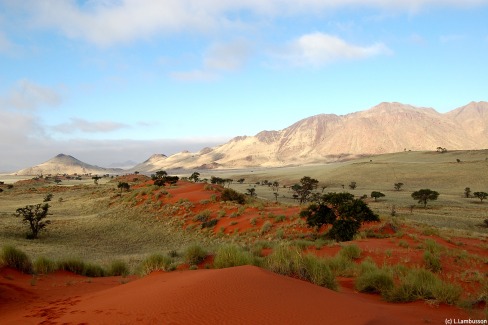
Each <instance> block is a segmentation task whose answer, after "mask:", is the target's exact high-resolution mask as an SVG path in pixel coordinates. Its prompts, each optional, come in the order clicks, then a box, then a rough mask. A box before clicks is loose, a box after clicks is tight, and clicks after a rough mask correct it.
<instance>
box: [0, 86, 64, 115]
mask: <svg viewBox="0 0 488 325" xmlns="http://www.w3.org/2000/svg"><path fill="white" fill-rule="evenodd" d="M60 103H61V95H60V94H59V93H58V92H57V91H55V90H53V89H51V88H49V87H45V86H41V85H38V84H35V83H34V82H32V81H30V80H27V79H24V80H20V81H19V82H18V83H17V84H16V85H15V87H14V88H12V89H11V90H10V91H9V92H8V93H7V94H6V95H5V96H2V97H0V106H3V107H6V108H14V109H35V108H38V107H40V106H43V105H48V106H58V105H59V104H60Z"/></svg>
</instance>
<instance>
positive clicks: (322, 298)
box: [0, 266, 467, 324]
mask: <svg viewBox="0 0 488 325" xmlns="http://www.w3.org/2000/svg"><path fill="white" fill-rule="evenodd" d="M1 274H2V276H1V277H0V323H1V324H134V323H141V324H425V323H431V324H444V320H445V319H446V318H466V317H467V316H466V315H463V313H462V312H461V311H459V310H457V309H456V308H452V307H446V306H440V307H431V306H428V305H427V304H425V303H424V302H415V303H409V304H387V303H384V302H382V301H380V300H379V299H378V297H377V296H375V295H365V294H360V293H357V292H354V291H353V290H351V289H348V288H345V289H344V292H339V293H338V292H334V291H331V290H328V289H325V288H322V287H318V286H315V285H312V284H310V283H308V282H304V281H301V280H297V279H293V278H289V277H285V276H280V275H277V274H273V273H271V272H269V271H266V270H263V269H260V268H257V267H254V266H243V267H236V268H228V269H220V270H198V271H175V272H171V273H163V272H155V273H153V274H151V275H149V276H146V277H144V278H141V279H137V280H134V281H132V282H129V283H126V284H121V282H120V278H99V279H90V280H89V279H87V278H83V277H80V276H75V275H69V274H67V273H64V272H63V273H56V274H54V275H48V276H43V277H41V278H40V279H39V280H38V282H37V283H36V285H34V286H33V285H31V279H32V277H31V276H27V275H22V274H20V273H18V272H17V271H14V270H10V269H3V270H1Z"/></svg>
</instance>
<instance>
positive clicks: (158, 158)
mask: <svg viewBox="0 0 488 325" xmlns="http://www.w3.org/2000/svg"><path fill="white" fill-rule="evenodd" d="M437 147H443V148H447V149H448V150H467V149H484V148H488V103H487V102H472V103H469V104H468V105H466V106H463V107H460V108H457V109H455V110H453V111H450V112H448V113H444V114H442V113H439V112H437V111H436V110H434V109H432V108H423V107H414V106H411V105H405V104H400V103H381V104H379V105H377V106H375V107H372V108H370V109H368V110H365V111H360V112H356V113H351V114H347V115H335V114H320V115H316V116H312V117H308V118H305V119H303V120H301V121H298V122H296V123H295V124H293V125H291V126H289V127H287V128H285V129H283V130H280V131H262V132H260V133H258V134H256V135H255V136H238V137H235V138H234V139H232V140H230V141H229V142H227V143H225V144H222V145H220V146H218V147H215V148H204V149H202V150H201V151H200V152H196V153H190V152H187V151H185V152H181V153H177V154H175V155H172V156H169V157H167V156H165V155H155V156H152V157H151V158H149V159H148V160H147V161H145V162H144V163H141V164H139V165H137V166H135V167H134V168H133V170H138V171H141V172H151V171H155V170H158V169H178V168H185V169H198V168H202V169H204V168H206V169H208V168H242V167H255V166H262V167H272V166H273V167H276V166H286V165H302V164H312V163H326V162H332V161H337V160H345V159H351V158H354V157H358V156H362V155H370V154H382V153H389V152H398V151H404V150H412V151H416V150H435V149H436V148H437Z"/></svg>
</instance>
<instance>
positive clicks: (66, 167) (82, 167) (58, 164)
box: [15, 154, 123, 175]
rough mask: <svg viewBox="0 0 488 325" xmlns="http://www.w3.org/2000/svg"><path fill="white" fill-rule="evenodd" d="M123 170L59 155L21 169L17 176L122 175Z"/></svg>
mask: <svg viewBox="0 0 488 325" xmlns="http://www.w3.org/2000/svg"><path fill="white" fill-rule="evenodd" d="M122 172H123V170H122V169H120V168H103V167H98V166H93V165H89V164H86V163H84V162H82V161H80V160H78V159H76V158H74V157H72V156H69V155H65V154H59V155H57V156H56V157H54V158H52V159H50V160H48V161H46V162H44V163H42V164H40V165H37V166H34V167H29V168H25V169H21V170H19V171H18V172H16V173H15V174H17V175H49V174H51V175H58V174H70V175H73V174H78V175H84V174H92V175H105V174H120V173H122Z"/></svg>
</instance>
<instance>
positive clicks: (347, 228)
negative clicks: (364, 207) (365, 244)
mask: <svg viewBox="0 0 488 325" xmlns="http://www.w3.org/2000/svg"><path fill="white" fill-rule="evenodd" d="M359 228H361V222H360V221H358V220H356V219H353V218H341V219H337V220H336V221H334V223H333V224H332V228H331V229H330V230H329V232H328V233H327V236H328V237H329V238H331V239H334V240H336V241H350V240H353V239H354V235H356V234H357V232H358V231H359Z"/></svg>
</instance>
